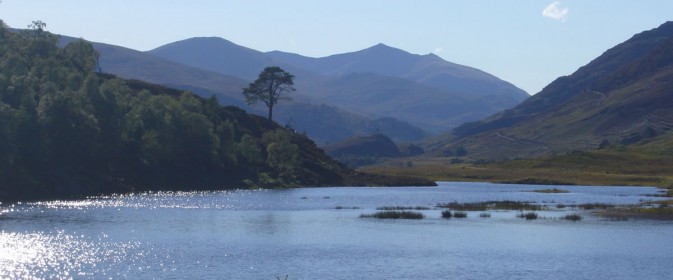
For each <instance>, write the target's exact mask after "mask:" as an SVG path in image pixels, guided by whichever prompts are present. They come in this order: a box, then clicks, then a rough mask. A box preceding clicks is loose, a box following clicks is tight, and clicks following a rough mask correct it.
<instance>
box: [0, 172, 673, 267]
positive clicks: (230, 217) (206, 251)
mask: <svg viewBox="0 0 673 280" xmlns="http://www.w3.org/2000/svg"><path fill="white" fill-rule="evenodd" d="M539 188H540V187H539V186H525V185H493V184H486V183H441V185H440V186H439V187H435V188H317V189H295V190H262V191H227V192H199V193H152V194H143V195H133V196H115V197H102V198H95V199H89V200H81V201H67V202H44V203H31V204H26V203H24V204H19V205H12V206H10V205H4V207H2V208H0V211H2V212H1V213H2V214H0V278H2V279H5V278H76V279H79V278H85V279H87V278H92V279H100V278H115V279H117V278H133V279H138V278H150V279H151V278H156V279H171V278H174V279H175V278H180V279H182V278H192V279H276V277H277V276H281V278H284V277H285V275H289V278H288V279H496V278H497V279H503V278H504V279H597V278H599V279H670V277H671V274H672V273H673V266H671V263H673V222H661V221H609V220H604V219H601V218H599V217H595V216H591V215H590V214H589V213H586V212H582V211H581V210H577V209H574V210H563V211H560V210H554V211H543V212H540V213H539V214H540V216H544V217H546V218H545V219H538V220H534V221H525V220H521V219H518V218H516V215H517V214H518V212H516V211H492V212H490V213H491V218H480V217H479V212H470V213H469V214H468V218H467V219H451V220H444V219H441V214H440V213H441V210H440V209H432V210H424V211H423V212H424V214H425V215H426V218H425V219H424V220H375V219H361V218H359V216H360V214H368V213H373V212H375V211H376V210H375V209H376V207H381V206H428V207H431V208H432V207H433V206H435V205H436V204H438V203H447V202H452V201H458V202H477V201H486V200H519V201H531V202H536V203H543V204H549V205H554V204H555V203H564V204H572V203H588V202H601V203H614V204H630V203H638V202H640V201H643V200H650V199H652V198H651V197H647V196H646V195H647V194H654V193H657V192H658V190H656V189H654V188H638V187H636V188H634V187H583V186H567V187H561V188H563V189H565V190H569V191H570V192H571V193H567V194H540V193H531V192H524V191H526V190H532V189H539ZM338 206H340V207H343V208H349V209H342V210H337V209H336V208H337V207H338ZM352 208H357V209H352ZM552 209H555V208H553V207H552ZM576 212H577V213H581V214H582V215H583V216H584V220H582V221H580V222H570V221H564V220H559V219H555V217H560V216H563V215H566V214H568V213H576Z"/></svg>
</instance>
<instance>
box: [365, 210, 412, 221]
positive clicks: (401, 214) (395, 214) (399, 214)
mask: <svg viewBox="0 0 673 280" xmlns="http://www.w3.org/2000/svg"><path fill="white" fill-rule="evenodd" d="M360 218H376V219H412V220H420V219H423V218H425V215H423V213H420V212H413V211H379V212H376V213H374V214H368V215H366V214H362V215H360Z"/></svg>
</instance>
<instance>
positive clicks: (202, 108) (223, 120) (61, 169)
mask: <svg viewBox="0 0 673 280" xmlns="http://www.w3.org/2000/svg"><path fill="white" fill-rule="evenodd" d="M2 26H4V25H3V24H2V22H0V39H1V40H0V200H14V199H40V198H50V197H67V196H82V195H92V194H99V193H111V192H127V191H133V190H136V191H139V190H150V189H157V187H161V188H162V189H203V188H208V189H213V188H226V187H228V188H234V187H250V186H263V187H279V186H292V185H296V184H301V183H302V180H309V181H308V182H319V181H320V180H319V179H317V178H315V176H314V178H310V177H302V176H297V174H298V173H299V172H298V170H299V169H300V168H301V165H302V164H305V163H306V162H307V161H308V160H309V159H306V158H302V157H301V156H300V148H299V145H298V144H297V143H296V142H297V141H298V140H297V139H298V138H301V137H302V136H298V135H295V134H293V133H292V132H289V131H286V130H284V129H282V128H281V127H279V126H278V125H276V124H273V123H269V122H265V121H263V119H261V118H258V117H253V116H250V115H247V114H246V113H244V112H243V111H241V110H240V109H237V108H231V107H221V106H220V105H218V103H217V100H216V99H215V98H211V99H208V100H203V99H201V98H198V97H196V96H195V95H193V94H191V93H189V92H180V91H177V90H173V89H169V88H164V87H160V86H155V85H150V84H145V83H143V82H138V81H134V82H130V81H124V80H120V79H117V78H115V77H113V76H110V75H105V74H100V73H97V72H98V70H99V67H98V53H97V52H96V51H95V50H94V49H93V47H92V46H91V44H89V43H87V42H85V41H83V40H79V41H75V42H72V43H70V44H68V45H67V46H65V47H64V48H59V47H58V46H57V42H58V38H57V37H56V36H54V35H52V34H50V33H49V32H47V31H45V30H44V27H45V26H46V25H45V24H44V23H43V22H40V21H36V22H34V23H33V24H32V25H31V26H30V27H31V29H29V30H27V31H22V32H21V33H18V34H17V33H12V32H9V31H8V30H7V29H6V28H4V27H2ZM288 75H289V74H288ZM285 77H286V78H288V77H289V79H290V83H289V85H291V75H290V76H285ZM275 86H277V89H278V90H279V91H278V92H286V91H287V90H288V89H289V88H287V86H288V84H287V80H285V81H284V82H281V84H276V85H275ZM275 86H274V87H275ZM274 98H276V97H274ZM302 145H303V146H304V148H306V147H308V149H315V150H317V148H316V147H315V146H314V145H313V144H312V143H311V145H309V146H306V144H302ZM323 157H324V155H323ZM330 168H337V169H338V168H340V167H339V165H337V164H334V165H333V166H331V167H330ZM320 172H325V171H324V170H323V171H320ZM320 172H319V173H320ZM330 172H331V171H330Z"/></svg>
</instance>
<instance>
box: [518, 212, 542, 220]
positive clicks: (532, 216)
mask: <svg viewBox="0 0 673 280" xmlns="http://www.w3.org/2000/svg"><path fill="white" fill-rule="evenodd" d="M517 217H519V218H522V219H526V220H535V219H537V213H535V212H527V213H523V212H522V213H521V214H519V215H517Z"/></svg>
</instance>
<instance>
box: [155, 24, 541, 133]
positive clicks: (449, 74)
mask: <svg viewBox="0 0 673 280" xmlns="http://www.w3.org/2000/svg"><path fill="white" fill-rule="evenodd" d="M149 53H150V54H153V55H155V56H157V57H161V58H164V59H166V60H170V61H173V62H177V63H181V64H184V65H187V66H191V67H196V68H201V69H206V70H210V71H213V72H217V73H220V74H226V75H232V76H235V77H238V78H241V79H247V80H253V79H255V78H256V75H257V74H258V71H259V70H256V69H263V67H265V66H268V65H279V66H281V67H283V68H285V69H286V70H287V71H288V72H290V73H293V74H294V75H295V76H296V79H295V85H296V88H297V92H296V94H297V95H298V96H299V97H297V100H301V101H305V102H309V103H314V104H329V105H333V106H336V107H338V108H342V109H345V110H347V111H350V112H355V113H358V114H361V115H364V116H367V117H370V118H381V117H393V118H396V119H400V120H402V121H405V122H409V123H410V124H412V125H414V126H417V127H419V128H421V129H423V130H426V131H430V132H433V133H438V132H442V131H446V130H447V129H449V128H452V127H455V126H457V125H460V124H462V123H464V122H466V121H470V120H478V119H480V118H483V117H486V116H488V115H490V114H492V113H495V112H498V111H500V110H503V109H506V108H510V107H512V106H514V105H516V104H518V103H519V102H521V101H522V100H524V99H525V98H527V97H528V94H526V93H525V92H524V91H523V90H521V89H518V88H516V87H515V86H513V85H511V84H509V83H507V82H505V81H502V80H500V79H498V78H496V77H494V76H492V75H490V74H488V73H485V72H483V71H480V70H477V69H474V68H471V67H467V66H463V65H458V64H455V63H451V62H448V61H445V60H443V59H441V58H440V57H438V56H436V55H434V54H428V55H414V54H410V53H408V52H405V51H403V50H399V49H396V48H392V47H389V46H386V45H384V44H378V45H376V46H373V47H370V48H367V49H364V50H361V51H356V52H351V53H344V54H337V55H332V56H327V57H322V58H311V57H306V56H301V55H298V54H292V53H285V52H279V51H272V52H268V53H263V52H259V51H255V50H252V49H249V48H245V47H242V46H238V45H236V44H234V43H232V42H229V41H227V40H224V39H222V38H213V37H201V38H191V39H187V40H183V41H178V42H174V43H170V44H167V45H164V46H161V47H159V48H156V49H154V50H151V51H149Z"/></svg>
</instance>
